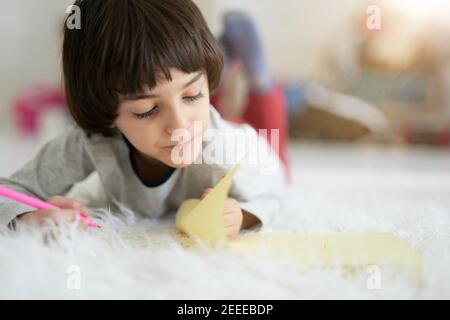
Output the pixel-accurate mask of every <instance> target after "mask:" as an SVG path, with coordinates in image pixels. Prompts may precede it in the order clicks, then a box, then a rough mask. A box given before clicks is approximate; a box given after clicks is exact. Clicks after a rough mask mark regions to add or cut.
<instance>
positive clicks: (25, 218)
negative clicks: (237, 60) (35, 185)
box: [18, 196, 89, 230]
mask: <svg viewBox="0 0 450 320" xmlns="http://www.w3.org/2000/svg"><path fill="white" fill-rule="evenodd" d="M47 202H48V203H50V204H53V205H54V206H57V207H59V208H61V210H59V209H41V210H36V211H32V212H28V213H25V214H22V215H21V216H20V217H18V221H19V222H20V223H25V224H28V225H35V226H38V227H40V226H42V225H43V224H44V222H45V220H48V219H50V220H52V221H53V222H55V224H56V225H60V224H61V223H62V222H63V221H66V222H73V221H75V220H76V219H77V216H78V215H81V216H84V217H88V216H89V213H88V212H87V211H86V210H84V209H83V206H82V205H81V204H80V203H79V202H77V201H75V200H73V199H70V198H66V197H60V196H55V197H51V198H50V199H49V200H48V201H47ZM87 227H88V225H87V223H86V222H85V221H83V220H80V221H79V228H80V229H81V230H85V229H86V228H87Z"/></svg>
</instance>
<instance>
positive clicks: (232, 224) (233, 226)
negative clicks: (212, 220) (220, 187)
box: [201, 188, 244, 240]
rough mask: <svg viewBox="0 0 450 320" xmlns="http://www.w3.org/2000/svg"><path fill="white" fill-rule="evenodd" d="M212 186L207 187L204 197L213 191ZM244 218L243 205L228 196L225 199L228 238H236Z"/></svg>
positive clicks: (225, 220) (225, 221)
mask: <svg viewBox="0 0 450 320" xmlns="http://www.w3.org/2000/svg"><path fill="white" fill-rule="evenodd" d="M211 190H212V189H211V188H208V189H206V190H205V191H204V192H203V195H202V197H201V198H202V199H203V198H205V197H206V195H207V194H208V193H209V192H211ZM243 219H244V214H243V213H242V209H241V206H240V205H239V202H238V201H236V200H235V199H233V198H228V199H227V200H225V208H224V223H225V224H224V225H225V234H226V235H227V237H228V239H230V240H232V239H235V238H236V237H237V236H238V235H239V232H240V231H241V228H242V222H243Z"/></svg>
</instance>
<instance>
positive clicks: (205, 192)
mask: <svg viewBox="0 0 450 320" xmlns="http://www.w3.org/2000/svg"><path fill="white" fill-rule="evenodd" d="M211 190H212V188H206V189H205V191H203V193H202V196H201V199H202V200H203V199H204V198H205V197H206V196H207V195H208V193H210V192H211Z"/></svg>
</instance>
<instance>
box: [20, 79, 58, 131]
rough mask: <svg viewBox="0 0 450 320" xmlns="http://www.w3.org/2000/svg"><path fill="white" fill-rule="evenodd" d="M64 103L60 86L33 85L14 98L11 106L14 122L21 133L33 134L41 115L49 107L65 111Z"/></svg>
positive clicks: (37, 127) (36, 129)
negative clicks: (33, 86)
mask: <svg viewBox="0 0 450 320" xmlns="http://www.w3.org/2000/svg"><path fill="white" fill-rule="evenodd" d="M65 103H66V102H65V97H64V92H63V90H62V89H61V88H59V87H44V86H38V87H35V88H33V89H31V90H30V91H28V92H26V93H25V94H23V95H21V96H19V97H17V98H16V99H15V100H14V102H13V106H12V107H13V116H14V120H15V123H16V124H17V126H18V128H19V130H20V131H21V132H22V133H23V134H25V135H35V134H37V132H38V129H39V120H40V118H41V117H42V115H43V114H45V112H47V111H48V110H50V109H63V110H64V111H65V110H66V108H65Z"/></svg>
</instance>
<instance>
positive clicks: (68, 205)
mask: <svg viewBox="0 0 450 320" xmlns="http://www.w3.org/2000/svg"><path fill="white" fill-rule="evenodd" d="M48 202H49V203H51V204H53V205H55V206H57V207H58V208H61V209H73V210H81V213H80V214H81V215H82V216H84V217H88V216H89V212H87V211H86V210H84V209H83V206H82V205H81V203H79V202H78V201H76V200H73V199H70V198H66V197H61V196H55V197H51V198H50V199H49V200H48Z"/></svg>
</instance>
